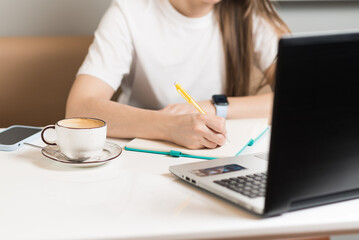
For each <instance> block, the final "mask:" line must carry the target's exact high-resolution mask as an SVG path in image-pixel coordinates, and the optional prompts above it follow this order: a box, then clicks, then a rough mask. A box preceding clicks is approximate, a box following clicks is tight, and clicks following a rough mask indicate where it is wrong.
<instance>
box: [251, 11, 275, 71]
mask: <svg viewBox="0 0 359 240" xmlns="http://www.w3.org/2000/svg"><path fill="white" fill-rule="evenodd" d="M253 42H254V43H253V44H254V61H255V65H256V66H257V67H258V68H259V70H260V71H262V72H265V71H266V70H267V69H268V68H269V67H270V66H271V65H272V64H273V62H274V60H275V59H276V57H277V51H278V35H277V33H276V32H275V30H274V29H273V27H272V26H271V25H270V24H269V23H268V22H267V21H266V20H265V19H263V18H262V17H259V16H256V15H255V16H254V18H253Z"/></svg>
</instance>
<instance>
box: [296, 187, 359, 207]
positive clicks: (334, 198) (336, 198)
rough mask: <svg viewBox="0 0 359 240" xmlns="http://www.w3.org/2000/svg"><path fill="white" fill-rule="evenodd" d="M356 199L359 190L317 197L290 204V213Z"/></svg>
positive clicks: (358, 195)
mask: <svg viewBox="0 0 359 240" xmlns="http://www.w3.org/2000/svg"><path fill="white" fill-rule="evenodd" d="M358 197H359V189H354V190H350V191H344V192H339V193H333V194H327V195H323V196H319V197H312V198H307V199H301V200H296V201H293V202H292V203H291V204H290V211H294V210H298V209H303V208H308V207H313V206H318V205H324V204H328V203H334V202H340V201H344V200H350V199H354V198H358Z"/></svg>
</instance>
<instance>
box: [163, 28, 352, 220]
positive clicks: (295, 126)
mask: <svg viewBox="0 0 359 240" xmlns="http://www.w3.org/2000/svg"><path fill="white" fill-rule="evenodd" d="M274 92H275V95H274V103H273V113H272V128H271V136H270V147H269V152H268V153H262V154H251V155H243V156H237V157H232V158H221V159H215V160H210V161H201V162H194V163H189V164H182V165H175V166H171V167H170V168H169V170H170V171H171V172H172V173H173V174H174V175H176V176H177V177H179V178H180V179H182V180H184V181H186V182H188V183H190V184H193V185H195V186H197V187H199V188H202V189H205V190H207V191H208V192H210V193H213V194H215V195H217V196H219V197H221V198H224V199H226V200H229V201H231V202H233V203H234V204H236V205H238V206H240V207H242V208H244V209H246V210H248V211H250V212H252V213H254V214H256V215H259V216H263V217H270V216H275V215H280V214H283V213H285V212H289V211H294V210H299V209H304V208H309V207H314V206H318V205H323V204H328V203H333V202H338V201H343V200H349V199H354V198H358V197H359V33H355V32H354V33H336V34H320V35H312V36H288V37H283V38H282V39H281V40H280V41H279V48H278V59H277V69H276V84H275V91H274Z"/></svg>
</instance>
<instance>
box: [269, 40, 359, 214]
mask: <svg viewBox="0 0 359 240" xmlns="http://www.w3.org/2000/svg"><path fill="white" fill-rule="evenodd" d="M358 66H359V33H351V34H337V35H326V36H309V37H292V38H283V39H281V40H280V43H279V53H278V64H277V73H276V74H277V75H276V86H275V100H274V108H273V120H272V136H271V147H270V155H269V156H270V157H269V170H268V188H267V193H268V194H269V195H270V197H268V195H267V199H266V208H267V207H268V208H269V209H271V211H272V212H273V214H275V213H276V212H277V213H279V212H285V211H288V210H295V209H298V208H304V207H310V206H314V205H320V204H323V203H327V202H333V201H339V200H343V199H349V198H354V197H357V196H359V195H358V191H357V189H359V97H358V95H359V94H358V93H359V71H358V69H359V67H358Z"/></svg>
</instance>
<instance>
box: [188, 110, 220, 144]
mask: <svg viewBox="0 0 359 240" xmlns="http://www.w3.org/2000/svg"><path fill="white" fill-rule="evenodd" d="M199 118H200V119H201V118H203V119H201V120H202V121H203V122H202V121H200V123H199V124H198V125H197V127H196V128H195V129H194V130H195V131H196V132H197V134H199V135H201V144H202V145H203V146H204V147H206V148H215V147H217V146H222V145H224V144H225V142H226V127H225V125H226V124H225V120H224V119H223V118H220V117H217V116H209V117H208V116H205V115H203V114H202V115H201V116H199ZM214 129H216V130H214Z"/></svg>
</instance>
